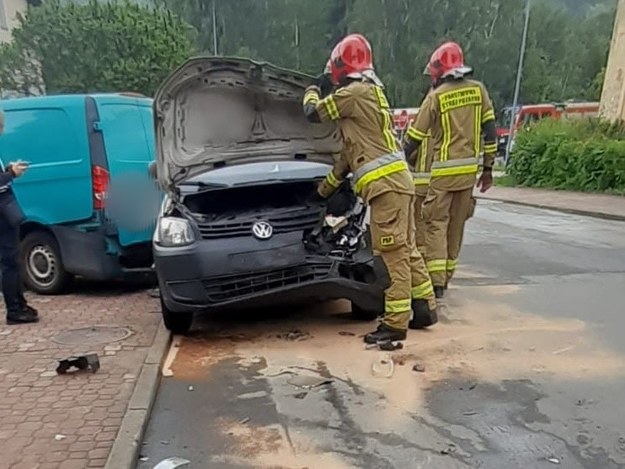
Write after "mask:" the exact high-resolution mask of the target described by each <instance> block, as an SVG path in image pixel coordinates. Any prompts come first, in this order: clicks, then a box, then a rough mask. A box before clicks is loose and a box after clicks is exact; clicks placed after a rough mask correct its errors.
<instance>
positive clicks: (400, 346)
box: [378, 340, 404, 352]
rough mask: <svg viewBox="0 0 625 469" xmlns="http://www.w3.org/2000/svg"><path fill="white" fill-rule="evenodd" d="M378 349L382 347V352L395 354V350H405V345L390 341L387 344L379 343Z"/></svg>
mask: <svg viewBox="0 0 625 469" xmlns="http://www.w3.org/2000/svg"><path fill="white" fill-rule="evenodd" d="M378 347H380V350H384V351H385V352H393V351H394V350H401V349H403V348H404V344H402V343H401V342H391V341H390V340H389V341H386V342H378Z"/></svg>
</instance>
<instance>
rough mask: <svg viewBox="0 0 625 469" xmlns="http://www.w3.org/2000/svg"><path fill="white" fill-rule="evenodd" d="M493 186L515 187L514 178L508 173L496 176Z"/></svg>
mask: <svg viewBox="0 0 625 469" xmlns="http://www.w3.org/2000/svg"><path fill="white" fill-rule="evenodd" d="M494 185H495V186H499V187H515V186H516V184H515V182H514V178H513V177H512V176H510V175H508V174H505V175H503V176H496V177H495V181H494Z"/></svg>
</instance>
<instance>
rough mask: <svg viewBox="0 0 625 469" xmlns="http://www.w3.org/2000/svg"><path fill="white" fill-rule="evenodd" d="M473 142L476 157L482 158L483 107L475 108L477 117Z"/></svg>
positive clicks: (474, 121)
mask: <svg viewBox="0 0 625 469" xmlns="http://www.w3.org/2000/svg"><path fill="white" fill-rule="evenodd" d="M473 139H474V140H473V141H474V142H475V143H474V147H473V148H474V149H475V153H474V154H475V157H476V158H477V157H479V156H480V145H481V143H482V107H481V106H475V116H474V119H473Z"/></svg>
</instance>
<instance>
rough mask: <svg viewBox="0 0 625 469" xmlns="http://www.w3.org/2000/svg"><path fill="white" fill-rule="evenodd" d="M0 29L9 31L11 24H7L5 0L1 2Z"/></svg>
mask: <svg viewBox="0 0 625 469" xmlns="http://www.w3.org/2000/svg"><path fill="white" fill-rule="evenodd" d="M0 28H1V29H9V24H8V23H7V12H6V9H5V7H4V0H0Z"/></svg>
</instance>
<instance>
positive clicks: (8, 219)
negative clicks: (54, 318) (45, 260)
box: [0, 189, 26, 314]
mask: <svg viewBox="0 0 625 469" xmlns="http://www.w3.org/2000/svg"><path fill="white" fill-rule="evenodd" d="M23 220H24V213H23V212H22V209H21V208H20V206H19V205H18V203H17V200H16V199H15V196H14V195H13V192H12V191H11V190H10V189H9V191H7V192H4V193H0V267H1V268H2V294H3V296H4V303H5V305H6V309H7V314H9V313H12V312H17V311H19V310H20V309H21V308H22V307H24V306H25V305H26V300H25V298H24V291H23V286H22V281H21V279H20V266H19V237H20V225H21V223H22V221H23Z"/></svg>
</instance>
